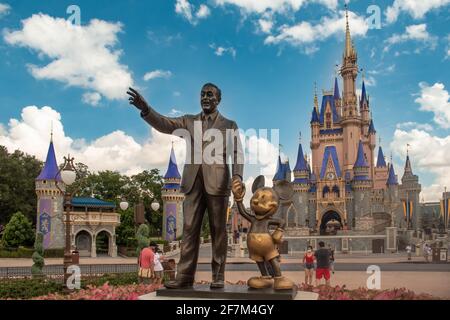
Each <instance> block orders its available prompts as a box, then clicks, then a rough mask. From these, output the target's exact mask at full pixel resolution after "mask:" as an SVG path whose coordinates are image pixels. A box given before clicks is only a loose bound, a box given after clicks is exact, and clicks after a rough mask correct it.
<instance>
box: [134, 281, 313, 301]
mask: <svg viewBox="0 0 450 320" xmlns="http://www.w3.org/2000/svg"><path fill="white" fill-rule="evenodd" d="M317 298H318V294H317V293H314V292H304V291H297V288H296V287H294V289H292V290H277V291H276V290H273V289H272V288H270V289H259V290H256V289H250V288H248V287H247V286H246V285H225V288H223V289H210V288H209V285H208V284H200V285H194V287H193V288H190V289H166V288H163V289H159V290H157V291H156V292H152V293H149V294H146V295H143V296H140V297H139V300H197V299H199V300H205V299H208V300H317Z"/></svg>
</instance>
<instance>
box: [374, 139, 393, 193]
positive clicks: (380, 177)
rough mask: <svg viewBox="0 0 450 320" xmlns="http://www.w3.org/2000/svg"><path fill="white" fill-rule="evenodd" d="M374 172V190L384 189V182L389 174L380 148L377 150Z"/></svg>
mask: <svg viewBox="0 0 450 320" xmlns="http://www.w3.org/2000/svg"><path fill="white" fill-rule="evenodd" d="M374 171H375V175H374V183H373V185H374V189H378V190H379V189H386V182H387V179H388V174H389V172H388V167H387V165H386V160H385V159H384V154H383V149H382V148H381V146H380V147H379V148H378V157H377V165H376V167H375V168H374Z"/></svg>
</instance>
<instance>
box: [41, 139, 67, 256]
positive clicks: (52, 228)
mask: <svg viewBox="0 0 450 320" xmlns="http://www.w3.org/2000/svg"><path fill="white" fill-rule="evenodd" d="M58 171H59V168H58V164H57V162H56V156H55V149H54V146H53V139H51V140H50V145H49V147H48V152H47V158H46V160H45V164H44V167H43V168H42V170H41V173H40V174H39V176H38V177H37V178H36V195H37V221H36V232H40V233H42V235H43V237H44V241H43V245H44V249H61V248H64V246H65V237H64V235H65V225H64V217H63V212H64V210H63V199H64V191H65V186H64V183H63V182H62V179H61V176H60V175H59V174H58ZM56 184H58V186H59V187H60V188H61V190H62V192H61V190H59V189H58V187H57V185H56Z"/></svg>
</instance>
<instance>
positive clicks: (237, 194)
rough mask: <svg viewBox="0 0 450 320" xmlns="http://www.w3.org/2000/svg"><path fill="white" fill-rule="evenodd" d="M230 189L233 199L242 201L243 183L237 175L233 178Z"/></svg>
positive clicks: (243, 193)
mask: <svg viewBox="0 0 450 320" xmlns="http://www.w3.org/2000/svg"><path fill="white" fill-rule="evenodd" d="M231 191H232V192H233V196H234V200H235V201H242V200H243V199H244V195H245V185H244V184H243V183H242V180H241V179H239V178H238V177H234V178H233V182H232V185H231Z"/></svg>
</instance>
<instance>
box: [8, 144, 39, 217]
mask: <svg viewBox="0 0 450 320" xmlns="http://www.w3.org/2000/svg"><path fill="white" fill-rule="evenodd" d="M42 166H43V163H42V162H41V161H39V160H38V159H36V158H35V157H34V156H29V155H26V154H24V153H23V152H21V151H18V150H17V151H15V152H14V153H8V150H7V149H6V148H5V147H4V146H0V213H1V214H0V224H6V222H7V221H9V219H10V218H11V215H12V214H13V213H14V212H17V211H20V212H22V213H23V214H24V215H25V216H26V217H27V218H28V219H29V220H30V221H32V222H33V223H34V221H35V217H36V211H37V200H36V192H35V179H36V177H37V176H38V175H39V173H40V171H41V169H42Z"/></svg>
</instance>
